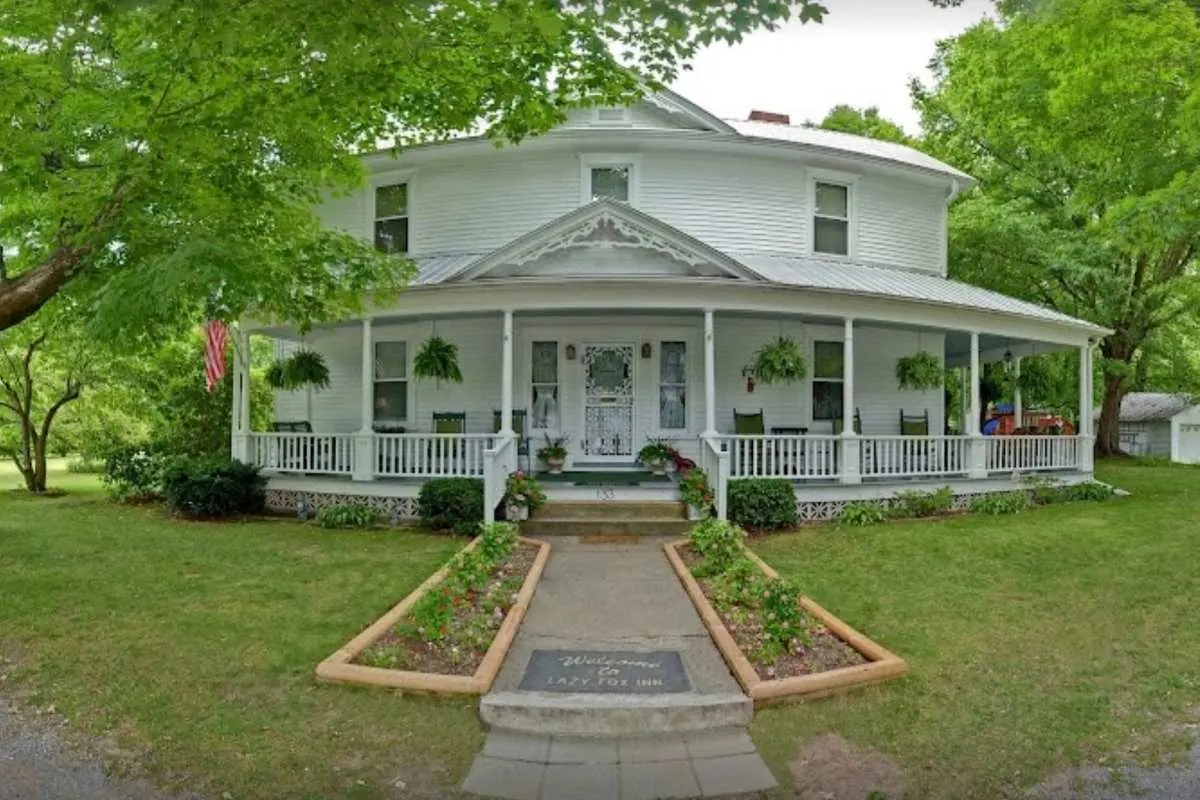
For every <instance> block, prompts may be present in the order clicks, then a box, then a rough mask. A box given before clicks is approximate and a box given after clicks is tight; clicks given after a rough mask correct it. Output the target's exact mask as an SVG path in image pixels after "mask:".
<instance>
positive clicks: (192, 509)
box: [162, 457, 267, 519]
mask: <svg viewBox="0 0 1200 800" xmlns="http://www.w3.org/2000/svg"><path fill="white" fill-rule="evenodd" d="M258 470H259V468H258V467H257V466H255V465H253V464H243V463H242V462H240V461H231V460H228V459H221V458H211V457H209V458H183V459H177V460H176V461H174V462H173V463H171V464H170V465H168V466H167V468H166V470H164V471H163V476H162V494H163V499H164V500H166V503H167V507H168V508H170V509H171V510H172V511H174V512H175V513H176V514H180V515H182V516H185V517H190V518H192V519H225V518H227V517H234V516H241V515H245V514H259V513H261V512H262V510H263V508H264V506H265V505H266V500H267V494H266V488H267V479H266V478H265V477H264V476H262V475H260V474H259V471H258Z"/></svg>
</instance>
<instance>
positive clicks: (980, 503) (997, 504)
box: [970, 492, 1030, 516]
mask: <svg viewBox="0 0 1200 800" xmlns="http://www.w3.org/2000/svg"><path fill="white" fill-rule="evenodd" d="M1029 502H1030V501H1029V495H1028V494H1026V493H1025V492H1003V493H1001V494H985V495H980V496H979V497H976V498H975V499H974V500H972V501H971V506H970V508H971V513H972V514H990V515H992V516H1002V515H1004V514H1017V513H1020V512H1021V511H1024V510H1026V509H1027V508H1029Z"/></svg>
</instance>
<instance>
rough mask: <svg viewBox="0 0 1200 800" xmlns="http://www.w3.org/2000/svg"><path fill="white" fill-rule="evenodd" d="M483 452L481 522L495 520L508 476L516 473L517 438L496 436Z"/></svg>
mask: <svg viewBox="0 0 1200 800" xmlns="http://www.w3.org/2000/svg"><path fill="white" fill-rule="evenodd" d="M493 438H494V441H493V442H491V443H489V445H488V447H487V448H485V449H484V451H483V521H484V522H491V521H493V520H494V519H495V518H496V506H498V505H500V503H501V502H502V501H503V500H504V491H505V488H506V485H507V483H508V476H509V475H510V474H511V473H513V472H516V471H517V437H515V436H496V437H493Z"/></svg>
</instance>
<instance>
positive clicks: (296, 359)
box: [267, 350, 329, 392]
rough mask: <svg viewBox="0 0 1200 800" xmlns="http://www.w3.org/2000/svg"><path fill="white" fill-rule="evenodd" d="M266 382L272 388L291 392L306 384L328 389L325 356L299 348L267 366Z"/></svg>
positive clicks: (327, 371)
mask: <svg viewBox="0 0 1200 800" xmlns="http://www.w3.org/2000/svg"><path fill="white" fill-rule="evenodd" d="M267 383H268V384H270V385H271V388H273V389H285V390H287V391H292V392H294V391H295V390H297V389H303V388H305V387H306V386H311V387H312V388H314V389H328V388H329V367H328V366H326V365H325V358H324V357H323V356H322V355H321V354H320V353H314V352H313V351H312V350H300V351H298V352H296V353H293V354H292V355H290V356H288V357H287V358H284V359H280V360H277V361H275V362H274V363H273V364H271V366H269V367H267Z"/></svg>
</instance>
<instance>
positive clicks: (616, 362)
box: [581, 344, 634, 461]
mask: <svg viewBox="0 0 1200 800" xmlns="http://www.w3.org/2000/svg"><path fill="white" fill-rule="evenodd" d="M633 356H634V352H633V345H631V344H585V345H584V346H583V370H584V375H583V377H584V380H583V442H582V446H581V449H582V451H583V453H582V459H581V460H585V461H631V460H632V459H633V419H634V402H633V400H634V393H633V383H634V381H633V371H634V359H633Z"/></svg>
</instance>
